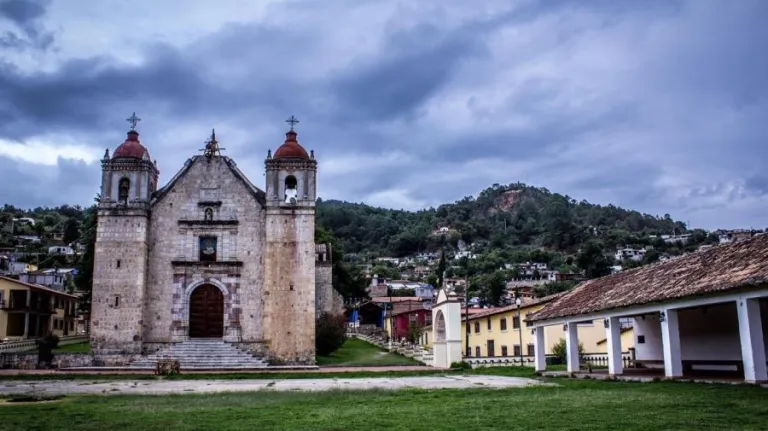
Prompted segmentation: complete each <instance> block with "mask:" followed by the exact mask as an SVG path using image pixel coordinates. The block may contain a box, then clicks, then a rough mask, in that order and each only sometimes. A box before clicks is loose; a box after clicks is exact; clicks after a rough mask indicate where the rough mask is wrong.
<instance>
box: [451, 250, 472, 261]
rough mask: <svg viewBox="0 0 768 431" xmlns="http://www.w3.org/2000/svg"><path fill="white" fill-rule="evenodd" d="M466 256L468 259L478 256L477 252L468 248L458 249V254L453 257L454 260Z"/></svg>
mask: <svg viewBox="0 0 768 431" xmlns="http://www.w3.org/2000/svg"><path fill="white" fill-rule="evenodd" d="M465 257H466V258H467V259H474V258H476V257H477V255H476V254H475V253H472V252H471V251H468V250H464V251H457V252H456V254H455V255H454V256H453V259H454V260H459V259H462V258H465Z"/></svg>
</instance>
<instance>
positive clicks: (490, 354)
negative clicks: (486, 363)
mask: <svg viewBox="0 0 768 431" xmlns="http://www.w3.org/2000/svg"><path fill="white" fill-rule="evenodd" d="M493 344H494V343H493V340H488V357H489V358H492V357H493V356H494V354H495V352H494V350H495V349H494V347H495V346H494V345H493Z"/></svg>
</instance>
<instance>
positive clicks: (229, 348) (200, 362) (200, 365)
mask: <svg viewBox="0 0 768 431" xmlns="http://www.w3.org/2000/svg"><path fill="white" fill-rule="evenodd" d="M162 360H175V361H179V366H180V367H181V369H187V370H191V369H195V370H203V369H206V370H208V369H210V370H216V369H256V368H266V367H267V366H268V364H267V363H266V361H264V359H262V358H258V357H255V356H253V355H252V354H250V353H248V352H245V351H243V350H240V349H238V348H237V347H236V346H234V345H232V344H229V343H226V342H224V341H222V340H219V339H213V340H205V339H194V340H188V341H185V342H183V343H177V344H173V345H171V346H169V347H166V348H164V349H161V350H159V351H157V352H154V353H152V354H150V355H147V356H144V357H142V358H140V359H138V360H136V361H134V362H133V363H131V364H130V365H129V368H131V369H146V368H154V367H155V365H156V363H157V361H162Z"/></svg>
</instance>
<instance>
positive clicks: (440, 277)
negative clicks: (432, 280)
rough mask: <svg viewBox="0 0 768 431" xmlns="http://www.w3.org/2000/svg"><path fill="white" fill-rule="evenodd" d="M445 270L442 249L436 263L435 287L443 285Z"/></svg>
mask: <svg viewBox="0 0 768 431" xmlns="http://www.w3.org/2000/svg"><path fill="white" fill-rule="evenodd" d="M444 272H445V249H443V252H442V253H441V254H440V261H439V262H438V263H437V286H435V287H437V288H441V287H442V286H443V282H444V281H445V280H443V273H444Z"/></svg>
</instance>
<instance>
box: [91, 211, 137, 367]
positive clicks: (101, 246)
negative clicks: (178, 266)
mask: <svg viewBox="0 0 768 431" xmlns="http://www.w3.org/2000/svg"><path fill="white" fill-rule="evenodd" d="M130 214H131V213H130V212H129V211H122V214H118V213H116V212H112V211H109V210H102V211H99V216H98V222H97V228H96V246H95V256H94V268H93V298H92V317H91V348H92V349H93V351H94V352H95V353H97V354H113V353H114V354H117V353H128V354H130V353H138V352H139V351H140V348H141V341H142V340H141V338H142V330H141V325H142V323H143V322H142V318H143V316H142V309H143V305H144V304H143V299H144V295H145V281H146V279H145V274H146V269H147V254H146V244H147V222H148V220H147V218H146V217H145V216H144V215H142V211H137V212H136V213H135V215H130Z"/></svg>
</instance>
